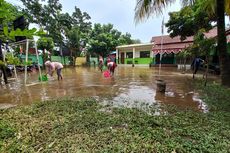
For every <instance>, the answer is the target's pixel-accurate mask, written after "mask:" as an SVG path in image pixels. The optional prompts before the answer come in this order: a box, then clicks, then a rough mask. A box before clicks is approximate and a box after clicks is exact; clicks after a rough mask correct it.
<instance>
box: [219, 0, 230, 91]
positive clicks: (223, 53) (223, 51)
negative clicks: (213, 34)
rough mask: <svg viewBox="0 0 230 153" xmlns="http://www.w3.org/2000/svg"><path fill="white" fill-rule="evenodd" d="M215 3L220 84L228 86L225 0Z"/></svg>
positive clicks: (229, 62)
mask: <svg viewBox="0 0 230 153" xmlns="http://www.w3.org/2000/svg"><path fill="white" fill-rule="evenodd" d="M216 3H217V28H218V46H217V49H218V52H219V56H220V57H219V58H220V70H221V84H222V85H224V86H227V87H230V79H229V78H230V56H229V55H228V53H227V41H226V35H225V14H224V13H225V0H216Z"/></svg>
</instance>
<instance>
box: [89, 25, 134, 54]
mask: <svg viewBox="0 0 230 153" xmlns="http://www.w3.org/2000/svg"><path fill="white" fill-rule="evenodd" d="M133 42H134V41H133V40H132V39H131V35H130V34H129V33H126V34H122V33H121V32H119V31H118V30H117V29H114V27H113V25H112V24H106V25H101V24H99V23H98V24H95V25H94V27H93V29H92V31H91V33H90V39H89V46H88V51H90V52H94V53H96V54H99V55H101V56H103V57H105V56H106V55H107V54H108V53H109V52H111V51H114V50H115V49H116V46H118V45H123V44H132V43H133Z"/></svg>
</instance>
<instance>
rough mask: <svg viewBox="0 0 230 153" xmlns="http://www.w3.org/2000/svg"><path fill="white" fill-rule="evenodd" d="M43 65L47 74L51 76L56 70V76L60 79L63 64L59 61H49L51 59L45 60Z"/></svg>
mask: <svg viewBox="0 0 230 153" xmlns="http://www.w3.org/2000/svg"><path fill="white" fill-rule="evenodd" d="M45 66H46V75H47V74H49V75H50V76H53V73H54V71H55V70H57V76H58V80H60V79H61V80H62V78H63V77H62V74H61V70H62V68H63V65H62V64H61V63H59V62H51V61H46V62H45Z"/></svg>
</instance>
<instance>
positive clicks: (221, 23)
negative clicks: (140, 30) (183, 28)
mask: <svg viewBox="0 0 230 153" xmlns="http://www.w3.org/2000/svg"><path fill="white" fill-rule="evenodd" d="M175 1H176V0H137V3H136V8H135V21H136V22H139V21H143V20H144V19H146V18H149V16H150V15H152V14H154V15H159V14H162V12H163V10H164V9H165V7H166V6H168V5H170V4H171V3H174V2H175ZM181 1H182V3H183V5H188V4H193V3H195V2H196V1H197V0H181ZM204 2H205V4H207V5H206V7H205V8H206V9H207V11H209V12H210V13H213V14H215V13H216V16H217V29H218V41H217V43H218V47H217V49H218V52H219V56H220V68H221V84H222V85H224V86H227V87H230V79H229V78H230V56H229V55H228V54H227V41H226V35H225V12H226V13H227V14H228V15H230V1H229V0H205V1H204Z"/></svg>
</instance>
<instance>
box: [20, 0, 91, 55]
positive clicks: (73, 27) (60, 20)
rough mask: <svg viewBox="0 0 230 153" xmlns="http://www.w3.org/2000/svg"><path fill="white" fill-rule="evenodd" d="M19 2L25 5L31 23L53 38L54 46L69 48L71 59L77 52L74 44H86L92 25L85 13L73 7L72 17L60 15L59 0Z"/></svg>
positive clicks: (27, 0) (26, 0)
mask: <svg viewBox="0 0 230 153" xmlns="http://www.w3.org/2000/svg"><path fill="white" fill-rule="evenodd" d="M21 1H22V2H23V4H24V5H25V9H24V11H25V12H26V13H27V14H28V15H29V16H30V19H31V22H33V23H37V24H38V25H40V26H41V27H43V28H44V29H45V30H46V31H47V33H48V36H49V37H51V38H53V40H54V43H55V45H58V46H60V48H62V47H63V46H66V47H67V48H69V49H70V50H71V56H74V57H73V58H75V57H76V55H77V52H79V47H76V44H78V45H79V44H80V42H84V44H87V42H88V38H89V33H90V31H91V24H92V23H91V22H90V21H89V20H90V19H91V18H90V16H89V15H88V14H87V13H86V12H82V11H81V10H80V9H79V8H77V7H75V11H74V12H73V13H72V15H70V14H68V13H62V5H61V4H60V3H59V0H48V1H47V0H21ZM42 1H45V3H44V2H43V3H42ZM74 32H77V33H76V34H75V33H74ZM76 41H77V42H76ZM82 47H85V46H84V45H83V46H82Z"/></svg>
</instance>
